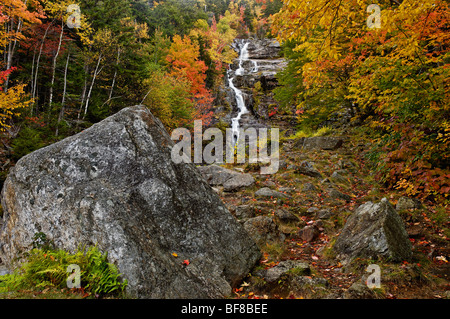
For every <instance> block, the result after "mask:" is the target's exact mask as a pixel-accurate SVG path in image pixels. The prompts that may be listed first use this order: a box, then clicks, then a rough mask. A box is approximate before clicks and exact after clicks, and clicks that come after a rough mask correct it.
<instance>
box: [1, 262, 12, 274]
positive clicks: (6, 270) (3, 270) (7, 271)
mask: <svg viewBox="0 0 450 319" xmlns="http://www.w3.org/2000/svg"><path fill="white" fill-rule="evenodd" d="M10 273H11V271H9V269H8V268H6V266H5V265H1V264H0V276H4V275H8V274H10Z"/></svg>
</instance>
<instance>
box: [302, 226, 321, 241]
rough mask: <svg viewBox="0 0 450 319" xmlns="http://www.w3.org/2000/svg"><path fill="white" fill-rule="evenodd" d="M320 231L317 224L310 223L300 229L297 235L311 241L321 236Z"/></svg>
mask: <svg viewBox="0 0 450 319" xmlns="http://www.w3.org/2000/svg"><path fill="white" fill-rule="evenodd" d="M319 235H320V232H319V229H317V226H316V225H308V226H305V227H303V228H302V229H300V230H299V231H298V233H297V236H298V237H300V238H301V239H302V240H304V241H307V242H310V241H313V240H315V239H317V237H319Z"/></svg>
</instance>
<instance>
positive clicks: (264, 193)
mask: <svg viewBox="0 0 450 319" xmlns="http://www.w3.org/2000/svg"><path fill="white" fill-rule="evenodd" d="M255 196H256V197H269V198H270V197H273V198H290V197H291V196H290V195H287V194H283V193H281V192H277V191H274V190H271V189H270V188H268V187H263V188H261V189H259V190H257V191H256V192H255Z"/></svg>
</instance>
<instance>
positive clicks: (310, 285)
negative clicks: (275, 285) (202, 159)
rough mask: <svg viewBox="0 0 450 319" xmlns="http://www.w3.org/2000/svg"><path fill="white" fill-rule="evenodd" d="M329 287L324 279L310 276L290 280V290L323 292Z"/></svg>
mask: <svg viewBox="0 0 450 319" xmlns="http://www.w3.org/2000/svg"><path fill="white" fill-rule="evenodd" d="M329 286H330V283H329V282H328V280H326V279H325V278H316V277H310V276H296V277H294V278H293V279H292V280H291V289H294V290H298V291H304V290H305V289H308V290H310V291H311V290H317V289H321V290H325V289H327V288H328V287H329Z"/></svg>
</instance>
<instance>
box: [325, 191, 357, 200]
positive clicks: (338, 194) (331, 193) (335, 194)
mask: <svg viewBox="0 0 450 319" xmlns="http://www.w3.org/2000/svg"><path fill="white" fill-rule="evenodd" d="M328 195H329V196H330V197H331V198H336V199H342V200H345V201H347V202H349V201H350V200H351V199H352V198H351V197H350V196H349V195H347V194H344V193H341V192H340V191H338V190H337V189H335V188H329V189H328Z"/></svg>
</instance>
